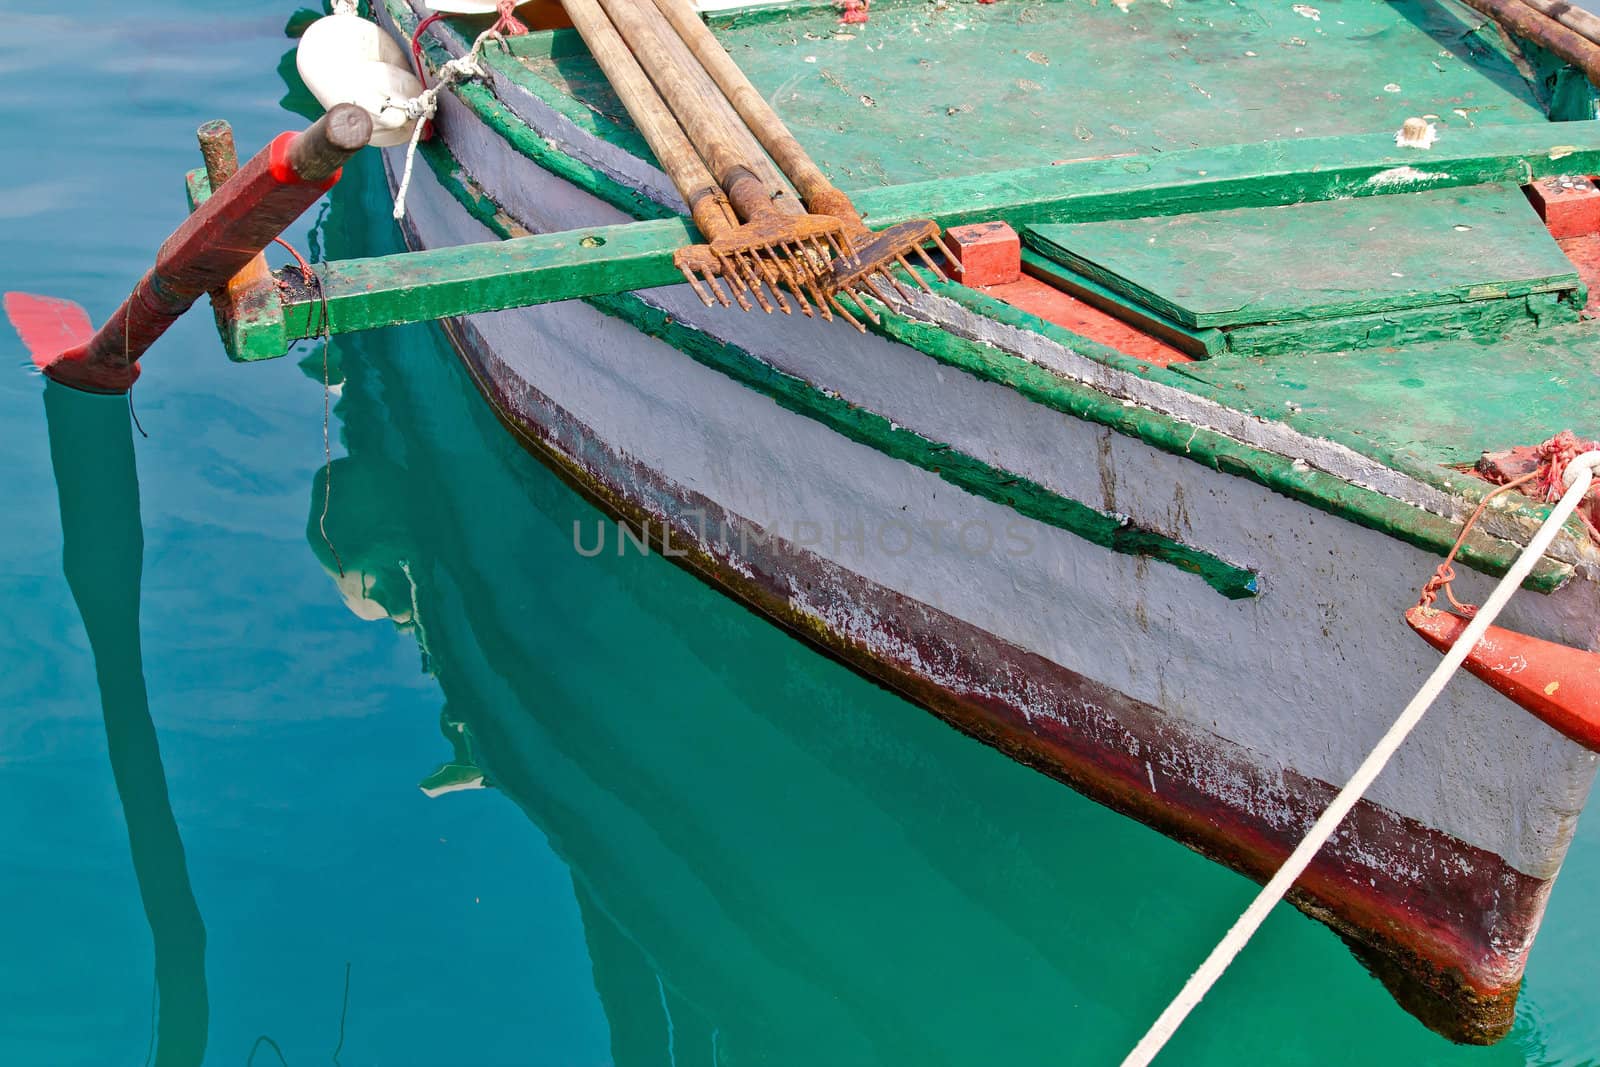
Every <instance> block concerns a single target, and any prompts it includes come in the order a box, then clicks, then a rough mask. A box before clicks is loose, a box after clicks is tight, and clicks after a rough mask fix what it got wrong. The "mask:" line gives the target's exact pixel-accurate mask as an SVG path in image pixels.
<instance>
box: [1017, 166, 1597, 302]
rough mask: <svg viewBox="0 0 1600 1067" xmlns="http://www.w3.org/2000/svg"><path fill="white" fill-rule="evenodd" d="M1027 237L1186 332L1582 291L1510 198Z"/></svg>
mask: <svg viewBox="0 0 1600 1067" xmlns="http://www.w3.org/2000/svg"><path fill="white" fill-rule="evenodd" d="M1025 237H1026V239H1027V241H1028V243H1029V244H1030V246H1032V247H1033V248H1035V249H1037V250H1038V251H1039V252H1041V253H1043V254H1044V255H1046V256H1049V257H1050V258H1051V259H1054V260H1056V261H1057V262H1059V263H1062V264H1063V265H1064V266H1067V267H1069V268H1071V269H1072V270H1073V271H1075V272H1076V273H1078V274H1080V275H1082V276H1084V277H1086V278H1088V279H1090V280H1092V281H1094V282H1097V283H1099V284H1101V285H1103V286H1105V287H1106V288H1108V289H1111V290H1113V291H1115V292H1118V293H1121V294H1122V295H1123V296H1125V297H1128V298H1129V299H1131V300H1133V301H1135V302H1137V303H1139V304H1141V305H1143V306H1145V307H1147V308H1149V309H1151V310H1153V311H1155V312H1156V313H1157V314H1160V315H1162V316H1163V317H1165V318H1168V319H1172V320H1175V321H1177V322H1179V323H1182V324H1183V325H1185V326H1188V327H1190V328H1191V329H1203V328H1206V327H1227V326H1247V325H1255V324H1259V323H1274V322H1288V321H1297V320H1308V319H1335V318H1348V317H1352V316H1359V315H1369V314H1373V313H1375V312H1381V311H1393V310H1401V309H1407V308H1415V307H1422V306H1425V305H1461V304H1465V303H1469V302H1472V301H1477V300H1495V299H1504V298H1506V297H1515V296H1526V295H1528V294H1530V293H1542V292H1552V291H1556V290H1569V291H1575V290H1577V289H1578V288H1579V287H1580V282H1579V280H1578V274H1577V271H1576V269H1575V268H1574V267H1573V266H1572V262H1571V261H1570V260H1568V259H1567V257H1566V256H1565V255H1563V254H1562V252H1561V249H1560V248H1558V247H1557V246H1556V243H1555V241H1554V240H1553V239H1552V238H1551V236H1550V233H1549V231H1547V230H1546V229H1545V227H1544V224H1543V223H1542V222H1541V221H1540V220H1539V216H1538V215H1537V214H1536V213H1535V212H1534V211H1533V209H1532V207H1531V206H1530V205H1529V204H1528V201H1527V198H1526V197H1524V196H1523V195H1522V192H1521V191H1520V190H1519V189H1517V188H1516V187H1515V186H1510V185H1479V186H1470V187H1466V188H1457V189H1430V190H1427V191H1425V192H1420V193H1401V194H1396V195H1393V196H1380V197H1363V198H1360V199H1353V200H1338V201H1323V202H1319V203H1312V204H1292V205H1287V206H1284V207H1269V208H1233V209H1229V210H1224V211H1204V212H1197V213H1195V214H1192V215H1170V216H1164V217H1158V218H1143V219H1118V220H1113V221H1109V222H1088V223H1076V224H1055V225H1044V226H1034V227H1031V228H1030V229H1029V230H1027V231H1026V234H1025ZM1439 313H1440V315H1441V316H1442V317H1448V316H1449V315H1450V314H1452V311H1451V309H1450V307H1444V308H1441V310H1440V312H1439Z"/></svg>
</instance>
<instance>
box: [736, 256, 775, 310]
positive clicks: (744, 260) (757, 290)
mask: <svg viewBox="0 0 1600 1067" xmlns="http://www.w3.org/2000/svg"><path fill="white" fill-rule="evenodd" d="M733 264H734V269H736V270H738V271H741V272H742V274H743V277H744V281H745V285H746V286H747V287H748V288H749V290H750V295H751V296H753V297H755V298H756V303H757V304H760V305H761V310H762V311H765V312H766V313H767V314H768V315H770V314H772V301H770V300H768V299H767V297H766V294H765V293H763V292H762V291H761V279H760V278H759V277H758V276H757V275H756V272H755V271H754V270H752V269H751V268H750V263H749V260H748V257H747V256H746V255H745V254H744V253H743V252H736V253H734V256H733Z"/></svg>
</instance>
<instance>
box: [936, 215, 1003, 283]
mask: <svg viewBox="0 0 1600 1067" xmlns="http://www.w3.org/2000/svg"><path fill="white" fill-rule="evenodd" d="M944 245H945V248H946V250H948V251H949V253H950V255H951V257H952V258H953V259H955V261H956V262H957V263H960V264H961V273H960V274H958V275H956V278H957V279H958V280H959V281H961V282H962V283H964V284H966V285H970V286H972V287H974V288H979V287H982V286H985V285H1007V284H1010V283H1011V282H1014V281H1016V280H1017V279H1018V278H1020V277H1022V239H1021V238H1019V237H1018V236H1017V231H1016V230H1013V229H1012V228H1011V227H1010V226H1007V225H1006V224H1005V223H1003V222H974V223H972V224H971V225H970V226H952V227H950V229H948V230H946V231H944Z"/></svg>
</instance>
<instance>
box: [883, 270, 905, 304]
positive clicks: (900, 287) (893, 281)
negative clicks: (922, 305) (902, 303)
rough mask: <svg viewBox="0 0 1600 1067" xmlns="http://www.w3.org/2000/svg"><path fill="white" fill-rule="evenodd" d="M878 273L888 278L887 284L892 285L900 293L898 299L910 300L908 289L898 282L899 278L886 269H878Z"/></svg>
mask: <svg viewBox="0 0 1600 1067" xmlns="http://www.w3.org/2000/svg"><path fill="white" fill-rule="evenodd" d="M878 274H880V275H881V276H882V277H884V278H887V279H888V280H889V284H890V285H892V286H894V291H895V292H897V293H899V294H900V299H902V300H910V299H911V292H910V290H908V289H907V288H906V287H905V286H903V285H901V284H900V279H899V278H896V277H895V276H894V275H893V274H892V273H890V272H889V271H887V270H880V271H878Z"/></svg>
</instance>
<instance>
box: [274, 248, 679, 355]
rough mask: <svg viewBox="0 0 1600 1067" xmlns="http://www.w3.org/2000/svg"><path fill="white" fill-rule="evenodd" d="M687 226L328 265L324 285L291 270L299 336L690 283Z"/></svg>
mask: <svg viewBox="0 0 1600 1067" xmlns="http://www.w3.org/2000/svg"><path fill="white" fill-rule="evenodd" d="M688 239H689V231H688V226H687V224H686V223H684V222H682V221H680V220H677V219H671V220H664V221H661V222H655V223H627V224H623V225H620V226H602V227H596V228H595V229H592V230H569V231H566V232H563V233H554V234H539V235H536V236H530V237H519V238H516V239H514V240H508V241H490V242H486V243H483V244H474V245H459V246H456V247H452V248H435V249H427V250H424V251H419V252H405V253H401V254H399V255H392V256H377V257H374V258H370V259H347V260H340V261H337V262H333V263H322V264H318V265H317V266H316V267H315V268H314V269H315V271H316V274H317V278H318V281H319V287H318V288H317V289H309V288H308V287H306V286H305V284H304V283H303V281H301V280H300V278H299V275H298V272H296V271H286V272H284V274H283V275H282V279H283V281H284V283H286V284H287V286H288V291H287V292H286V293H285V295H284V297H283V314H284V319H285V322H286V326H287V329H288V331H289V335H290V336H291V337H293V338H303V337H314V336H318V335H319V334H323V333H349V332H352V331H355V330H370V329H375V328H378V327H382V326H394V325H398V324H400V323H406V322H424V321H429V320H432V319H442V318H454V317H456V316H460V315H471V314H475V313H477V312H483V311H501V310H504V309H506V308H513V307H528V306H531V305H534V304H544V303H550V302H552V301H557V300H572V299H575V298H578V297H589V296H597V295H601V294H605V293H614V292H626V291H629V290H633V289H651V288H655V287H657V286H662V285H671V284H674V283H676V282H680V281H682V280H683V278H682V275H680V274H679V273H678V271H677V268H675V267H674V266H673V264H672V256H671V253H670V251H665V250H666V249H670V248H671V247H674V246H677V245H681V244H683V243H685V242H686V241H688Z"/></svg>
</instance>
